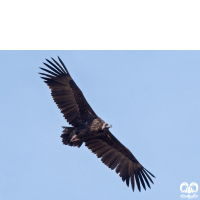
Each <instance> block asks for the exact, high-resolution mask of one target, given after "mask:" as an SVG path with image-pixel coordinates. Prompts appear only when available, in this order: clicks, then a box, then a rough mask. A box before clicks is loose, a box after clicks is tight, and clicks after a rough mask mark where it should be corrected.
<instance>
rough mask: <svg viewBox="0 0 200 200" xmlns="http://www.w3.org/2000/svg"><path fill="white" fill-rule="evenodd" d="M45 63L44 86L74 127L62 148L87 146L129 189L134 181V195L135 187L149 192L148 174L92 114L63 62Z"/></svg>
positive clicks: (65, 132)
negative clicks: (47, 87) (49, 90)
mask: <svg viewBox="0 0 200 200" xmlns="http://www.w3.org/2000/svg"><path fill="white" fill-rule="evenodd" d="M58 59H59V61H60V63H59V62H57V61H56V60H54V59H53V58H52V60H53V62H52V61H50V60H46V61H47V62H48V64H47V63H44V65H46V67H48V69H44V68H41V69H42V70H43V71H45V72H46V73H40V74H41V75H43V77H41V78H43V79H44V80H45V81H44V82H45V83H46V84H47V85H48V86H49V88H50V89H51V95H52V97H53V100H54V101H55V103H56V104H57V106H58V108H59V109H60V110H61V112H62V113H63V116H64V117H65V119H66V120H67V122H68V123H69V124H71V125H72V126H73V127H63V128H64V130H63V134H62V135H61V137H62V141H63V144H65V145H69V146H77V147H80V146H81V145H82V144H83V142H85V145H86V146H87V147H88V148H89V149H90V150H91V151H92V152H93V153H95V154H96V155H97V157H98V158H101V161H102V162H103V163H104V164H105V165H107V166H108V167H109V168H110V169H112V170H113V169H115V168H116V173H119V176H120V177H121V178H122V180H123V181H126V184H127V186H129V180H130V181H131V185H132V189H133V191H134V188H135V183H136V185H137V187H138V190H139V191H140V190H141V186H140V185H141V184H142V186H143V188H144V189H145V190H146V186H145V183H146V184H147V186H148V187H149V188H150V184H149V180H150V181H151V182H152V183H153V181H152V179H151V177H150V176H152V177H154V175H153V174H151V173H150V172H149V171H147V170H146V169H145V168H144V167H143V166H142V165H141V164H140V163H139V162H138V160H137V159H136V158H135V157H134V156H133V154H132V153H131V152H130V151H129V149H127V148H126V147H125V146H124V145H123V144H121V143H120V142H119V140H117V138H115V137H114V136H113V135H112V133H111V132H110V131H109V128H110V127H111V126H110V125H108V124H107V123H105V122H104V121H103V120H102V119H101V118H100V117H98V116H97V115H96V113H95V112H94V111H93V110H92V108H91V107H90V105H89V104H88V102H87V101H86V99H85V97H84V96H83V93H82V92H81V90H80V89H79V88H78V86H77V85H76V83H75V82H74V81H73V79H72V77H71V76H70V74H69V72H68V70H67V68H66V67H65V65H64V63H63V62H62V60H61V59H60V58H59V57H58Z"/></svg>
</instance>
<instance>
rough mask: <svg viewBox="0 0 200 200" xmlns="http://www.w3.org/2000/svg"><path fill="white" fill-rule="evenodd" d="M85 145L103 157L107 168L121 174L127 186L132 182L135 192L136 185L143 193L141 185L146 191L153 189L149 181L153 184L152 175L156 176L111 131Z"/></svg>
mask: <svg viewBox="0 0 200 200" xmlns="http://www.w3.org/2000/svg"><path fill="white" fill-rule="evenodd" d="M85 145H86V146H87V147H88V148H89V149H90V150H91V151H92V152H93V153H95V154H96V155H97V157H101V161H102V162H103V163H104V164H105V165H106V166H108V167H109V168H111V169H112V170H113V169H116V170H115V171H116V173H117V174H118V173H119V176H120V177H121V178H122V181H126V185H127V186H129V182H131V186H132V189H133V191H134V188H135V183H136V185H137V188H138V190H139V191H141V185H142V187H143V188H144V190H146V185H147V186H148V187H149V188H151V187H150V184H149V181H148V180H150V181H151V182H152V183H153V181H152V179H151V177H150V175H151V176H152V177H155V176H154V175H153V174H151V173H150V172H149V171H147V170H146V169H145V168H144V167H143V166H142V165H141V164H140V163H139V162H138V160H137V159H136V158H135V157H134V156H133V154H132V153H131V152H130V151H129V150H128V149H127V148H126V147H125V146H124V145H123V144H121V143H120V142H119V140H117V139H116V138H115V137H114V136H113V135H112V134H111V133H110V131H109V130H107V131H105V132H104V133H103V134H100V135H99V136H97V137H95V138H93V139H88V140H86V141H85ZM145 183H146V185H145Z"/></svg>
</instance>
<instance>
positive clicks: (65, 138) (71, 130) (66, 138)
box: [60, 126, 83, 147]
mask: <svg viewBox="0 0 200 200" xmlns="http://www.w3.org/2000/svg"><path fill="white" fill-rule="evenodd" d="M63 128H64V130H63V134H62V135H61V136H60V137H61V138H62V142H63V144H65V145H69V146H74V147H76V146H77V147H80V146H81V145H82V144H83V141H80V140H76V141H72V140H73V139H72V138H73V136H75V133H76V129H77V128H76V127H65V126H63Z"/></svg>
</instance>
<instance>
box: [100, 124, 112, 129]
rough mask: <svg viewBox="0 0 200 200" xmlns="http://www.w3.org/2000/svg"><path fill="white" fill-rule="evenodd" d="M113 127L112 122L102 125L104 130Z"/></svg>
mask: <svg viewBox="0 0 200 200" xmlns="http://www.w3.org/2000/svg"><path fill="white" fill-rule="evenodd" d="M111 127H112V125H111V124H107V123H104V124H103V126H102V130H105V129H109V128H111Z"/></svg>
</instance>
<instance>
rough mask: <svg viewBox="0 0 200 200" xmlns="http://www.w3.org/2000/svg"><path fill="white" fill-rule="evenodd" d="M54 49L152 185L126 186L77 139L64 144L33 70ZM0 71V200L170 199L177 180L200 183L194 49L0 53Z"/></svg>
mask: <svg viewBox="0 0 200 200" xmlns="http://www.w3.org/2000/svg"><path fill="white" fill-rule="evenodd" d="M57 55H59V56H60V57H61V59H62V60H63V62H64V63H65V65H66V66H67V68H68V70H69V72H70V74H71V76H72V77H73V79H74V81H75V82H76V83H77V85H78V86H79V87H80V89H81V90H82V91H83V93H84V95H85V97H86V99H87V101H88V102H89V104H90V105H91V107H92V108H93V109H94V111H95V112H96V113H97V115H98V116H99V117H101V118H102V119H103V120H105V121H106V122H107V123H110V124H112V125H113V127H112V128H111V129H110V130H111V132H112V133H113V134H114V135H115V136H116V137H117V138H118V139H119V140H120V141H121V142H122V143H123V144H124V145H125V146H126V147H128V148H129V149H130V150H131V152H132V153H133V155H134V156H135V157H136V158H137V159H138V160H139V161H140V162H141V164H142V165H143V166H144V167H145V168H146V169H147V170H149V171H150V172H152V173H153V174H154V175H155V176H156V178H155V179H153V180H154V185H152V184H151V189H149V188H147V190H146V191H144V189H143V188H142V191H141V192H139V191H138V190H135V192H132V189H131V187H129V188H128V187H127V186H126V184H125V183H124V182H122V180H121V178H120V177H119V176H118V174H116V173H115V171H112V170H110V169H109V168H108V167H106V166H105V165H104V164H103V163H102V162H101V160H100V159H98V158H96V156H95V154H93V153H91V151H90V150H88V149H87V148H86V147H85V146H84V145H82V147H81V148H80V149H79V148H75V147H69V146H65V145H63V144H62V142H61V138H60V135H61V133H62V126H66V125H68V124H67V122H66V121H65V119H64V118H63V116H62V114H61V113H60V111H59V109H58V108H57V106H56V104H55V103H54V102H53V100H52V98H51V95H50V90H49V88H48V87H47V85H46V84H45V83H44V82H43V81H42V79H40V75H39V74H38V72H40V71H41V70H40V69H39V67H43V64H42V62H44V61H45V58H47V59H50V57H54V58H56V57H57ZM56 59H57V58H56ZM0 67H1V79H0V91H1V104H0V121H1V126H0V132H1V140H0V158H1V161H0V199H2V200H27V199H28V200H36V199H38V200H55V199H58V200H66V199H70V200H74V199H75V200H76V199H81V200H100V199H104V200H107V199H109V200H110V199H115V200H121V199H141V200H143V199H148V200H151V199H152V200H153V199H162V200H165V199H167V200H169V199H174V200H175V199H181V198H180V195H181V192H180V184H181V183H182V182H187V183H188V184H190V183H191V182H196V183H197V184H199V185H200V173H199V166H200V159H199V153H200V146H199V145H200V51H1V52H0ZM198 193H199V192H198ZM198 193H197V194H198ZM199 198H200V197H199Z"/></svg>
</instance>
